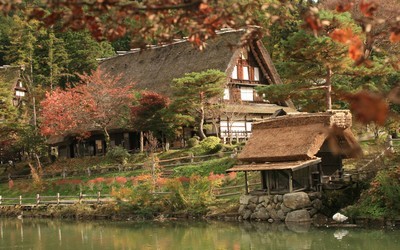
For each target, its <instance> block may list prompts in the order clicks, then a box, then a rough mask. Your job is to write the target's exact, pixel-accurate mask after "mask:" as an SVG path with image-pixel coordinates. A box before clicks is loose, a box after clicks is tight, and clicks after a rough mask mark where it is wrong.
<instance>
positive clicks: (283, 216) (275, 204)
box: [239, 192, 322, 222]
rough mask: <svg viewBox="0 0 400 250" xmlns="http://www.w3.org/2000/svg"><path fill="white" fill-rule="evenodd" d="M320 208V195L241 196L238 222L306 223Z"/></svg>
mask: <svg viewBox="0 0 400 250" xmlns="http://www.w3.org/2000/svg"><path fill="white" fill-rule="evenodd" d="M321 208H322V201H321V193H319V192H312V193H305V192H297V193H288V194H284V195H242V196H241V197H240V207H239V220H257V221H269V222H274V221H285V222H306V221H311V220H312V218H313V217H314V216H315V215H316V214H318V212H319V211H320V210H321Z"/></svg>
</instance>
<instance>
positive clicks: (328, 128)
mask: <svg viewBox="0 0 400 250" xmlns="http://www.w3.org/2000/svg"><path fill="white" fill-rule="evenodd" d="M351 120H352V117H351V114H350V112H349V111H331V112H327V113H317V114H295V115H285V116H281V117H276V118H271V119H267V120H265V121H263V122H259V123H255V124H254V125H253V135H252V137H251V138H250V139H249V141H248V142H247V144H246V146H245V147H244V149H243V151H242V152H241V153H240V154H239V155H238V159H239V160H240V161H241V162H243V164H241V165H238V166H235V167H233V168H231V169H229V170H228V172H232V171H233V172H238V171H245V172H247V171H261V172H262V175H263V180H264V184H263V186H264V188H265V189H268V190H269V189H270V188H271V186H269V187H267V186H268V185H267V183H275V186H274V188H271V189H277V190H278V189H282V183H283V186H284V187H285V188H283V189H284V190H290V191H293V190H295V189H296V188H295V187H294V186H293V185H294V184H293V183H292V184H293V185H292V184H290V185H289V187H286V185H287V184H288V182H287V181H285V180H284V181H282V178H283V179H284V178H286V177H287V179H288V180H291V182H293V181H295V182H297V185H298V188H301V189H303V188H309V187H311V186H313V183H311V180H312V177H311V173H312V172H314V173H315V172H317V173H318V176H320V177H321V176H322V175H332V174H334V173H335V172H337V171H339V172H341V171H342V158H345V157H354V156H357V155H359V154H361V153H362V152H361V148H360V147H359V145H358V143H357V140H356V138H355V137H354V135H353V133H352V132H351V130H350V127H351ZM303 169H304V171H303V172H301V171H302V170H303ZM279 171H283V172H284V173H286V174H284V176H286V177H284V176H278V175H276V176H275V177H273V178H272V173H274V172H275V173H276V172H279ZM296 171H297V172H296ZM268 172H270V175H269V177H268ZM296 175H297V176H296ZM267 178H269V181H267V180H266V179H267ZM279 178H280V180H278V179H279ZM296 178H297V179H296ZM314 184H315V183H314Z"/></svg>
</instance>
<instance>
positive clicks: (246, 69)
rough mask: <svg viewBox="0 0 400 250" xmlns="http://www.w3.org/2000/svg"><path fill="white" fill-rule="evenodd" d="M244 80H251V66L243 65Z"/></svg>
mask: <svg viewBox="0 0 400 250" xmlns="http://www.w3.org/2000/svg"><path fill="white" fill-rule="evenodd" d="M242 80H249V67H245V66H244V67H243V79H242Z"/></svg>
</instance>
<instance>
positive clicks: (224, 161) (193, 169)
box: [174, 157, 236, 176]
mask: <svg viewBox="0 0 400 250" xmlns="http://www.w3.org/2000/svg"><path fill="white" fill-rule="evenodd" d="M235 162H236V160H235V159H232V158H229V157H224V158H221V159H214V160H210V161H207V162H204V163H201V164H197V165H185V166H180V167H176V168H174V175H175V176H191V175H193V174H196V175H201V176H208V175H209V174H210V172H214V173H215V174H222V173H225V170H227V169H228V168H231V167H233V165H234V164H235Z"/></svg>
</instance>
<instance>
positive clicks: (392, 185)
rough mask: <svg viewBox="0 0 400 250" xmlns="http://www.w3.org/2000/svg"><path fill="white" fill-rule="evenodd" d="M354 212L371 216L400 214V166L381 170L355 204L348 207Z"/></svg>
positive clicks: (391, 216) (390, 216) (394, 215)
mask: <svg viewBox="0 0 400 250" xmlns="http://www.w3.org/2000/svg"><path fill="white" fill-rule="evenodd" d="M346 210H347V211H349V212H350V213H352V214H355V215H362V216H367V217H371V218H382V217H389V218H393V217H396V216H399V215H400V212H399V211H400V167H397V168H393V169H390V170H382V171H379V172H378V174H377V175H376V177H375V179H374V180H373V181H372V182H371V184H370V187H369V189H367V190H365V191H364V192H363V193H362V195H361V198H360V200H359V201H358V202H357V204H355V205H354V206H351V207H348V208H346Z"/></svg>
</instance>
